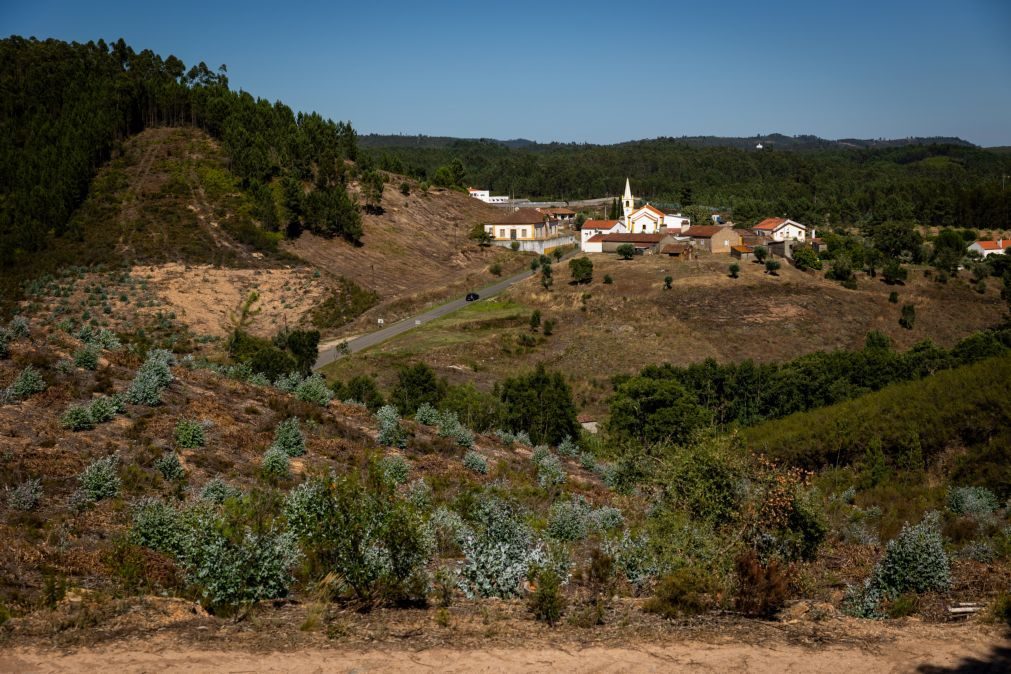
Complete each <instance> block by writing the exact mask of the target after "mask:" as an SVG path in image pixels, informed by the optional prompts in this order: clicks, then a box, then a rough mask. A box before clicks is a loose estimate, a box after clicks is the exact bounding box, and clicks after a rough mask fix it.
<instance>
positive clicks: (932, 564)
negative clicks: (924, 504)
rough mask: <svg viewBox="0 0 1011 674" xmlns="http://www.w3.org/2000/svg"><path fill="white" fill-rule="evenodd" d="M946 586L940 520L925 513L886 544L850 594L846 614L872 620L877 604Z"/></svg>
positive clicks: (947, 577) (946, 563)
mask: <svg viewBox="0 0 1011 674" xmlns="http://www.w3.org/2000/svg"><path fill="white" fill-rule="evenodd" d="M950 586H951V562H950V560H949V559H948V554H947V553H946V552H945V550H944V540H943V537H942V535H941V521H940V517H939V515H938V514H937V513H936V512H929V513H927V514H926V515H924V517H923V520H922V521H921V522H920V523H919V524H916V525H912V526H910V525H909V524H908V523H907V524H906V525H905V526H903V527H902V531H900V532H899V535H898V536H896V537H895V538H894V539H892V540H890V541H889V542H888V545H887V546H886V548H885V555H884V557H882V559H881V561H880V562H878V564H877V566H875V567H874V571H873V572H871V575H870V577H869V578H868V579H867V580H866V581H865V582H864V585H863V587H862V588H860V589H859V590H855V591H851V592H850V595H849V597H848V598H847V610H848V611H849V612H850V613H852V614H853V615H857V616H860V617H867V618H870V617H876V616H877V615H878V606H879V604H880V602H881V600H885V599H894V598H896V597H898V596H899V595H901V594H903V593H906V592H917V593H920V592H930V591H935V590H946V589H948V588H949V587H950Z"/></svg>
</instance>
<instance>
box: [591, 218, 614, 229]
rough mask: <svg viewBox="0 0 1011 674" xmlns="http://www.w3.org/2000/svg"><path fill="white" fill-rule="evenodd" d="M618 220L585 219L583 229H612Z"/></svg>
mask: <svg viewBox="0 0 1011 674" xmlns="http://www.w3.org/2000/svg"><path fill="white" fill-rule="evenodd" d="M619 222H621V221H620V220H587V221H586V222H584V223H583V229H613V228H614V226H615V225H617V224H618V223H619Z"/></svg>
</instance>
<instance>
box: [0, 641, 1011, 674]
mask: <svg viewBox="0 0 1011 674" xmlns="http://www.w3.org/2000/svg"><path fill="white" fill-rule="evenodd" d="M681 671H690V672H747V673H753V674H766V673H769V674H772V673H775V674H780V673H781V672H830V673H831V674H842V673H844V672H860V673H861V674H870V673H872V672H923V673H927V674H940V673H941V672H973V673H976V672H987V673H989V672H1008V671H1011V642H1007V641H1004V642H1001V643H997V644H993V643H991V644H987V643H985V642H975V641H971V640H970V641H959V640H957V639H952V640H947V639H945V640H940V641H938V640H935V639H929V640H924V639H922V638H917V637H915V636H913V635H911V636H910V638H909V639H901V638H900V639H897V640H896V641H894V642H892V643H888V644H883V645H881V646H880V647H876V648H873V649H868V648H861V647H858V646H852V647H851V646H841V647H840V646H826V647H819V648H810V647H803V646H792V645H784V644H776V645H774V646H768V647H766V646H755V645H749V644H740V643H725V644H712V643H695V642H682V643H676V644H662V645H661V644H657V645H642V646H639V647H634V648H613V647H589V648H583V649H578V648H575V649H574V648H552V647H534V648H489V649H481V650H454V649H443V648H435V649H428V650H422V651H412V650H366V651H342V650H338V649H334V650H302V651H294V652H287V653H283V652H274V653H250V652H244V651H228V650H201V649H200V648H189V647H182V646H180V645H179V644H172V643H162V641H161V640H152V641H148V642H145V643H137V642H127V643H123V644H113V645H111V646H109V647H104V648H100V649H87V648H85V649H79V650H75V651H71V652H65V653H60V652H46V651H41V650H32V649H24V648H18V649H13V650H11V651H9V652H6V653H0V672H117V673H118V672H157V673H159V674H168V673H175V672H187V673H189V672H211V673H215V672H306V673H310V672H312V673H315V672H355V673H362V672H451V673H455V672H461V673H463V672H466V673H468V674H471V673H484V672H551V673H552V674H558V673H559V672H591V673H597V672H608V673H610V672H681Z"/></svg>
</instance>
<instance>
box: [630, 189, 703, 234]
mask: <svg viewBox="0 0 1011 674" xmlns="http://www.w3.org/2000/svg"><path fill="white" fill-rule="evenodd" d="M621 206H622V210H623V212H624V214H625V217H624V221H625V231H627V232H628V233H629V234H662V233H664V232H672V233H673V232H675V231H676V232H680V231H681V230H683V229H688V226H689V221H688V218H686V217H684V216H682V215H681V214H680V213H664V212H663V211H661V210H660V209H659V208H657V207H656V206H653V205H652V204H646V205H645V206H640V207H639V208H636V207H635V198H634V197H633V196H632V185H631V184H630V183H629V181H628V178H625V195H624V196H623V197H622V198H621Z"/></svg>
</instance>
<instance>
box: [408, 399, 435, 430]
mask: <svg viewBox="0 0 1011 674" xmlns="http://www.w3.org/2000/svg"><path fill="white" fill-rule="evenodd" d="M414 420H415V421H417V422H418V423H419V424H425V425H426V426H434V425H435V424H437V423H439V410H437V409H435V408H434V407H433V406H432V405H430V404H429V403H421V405H420V406H419V407H418V411H417V412H415V413H414Z"/></svg>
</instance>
